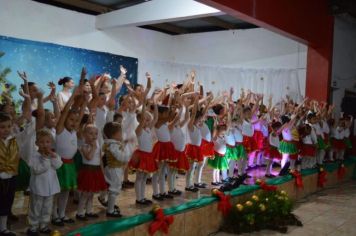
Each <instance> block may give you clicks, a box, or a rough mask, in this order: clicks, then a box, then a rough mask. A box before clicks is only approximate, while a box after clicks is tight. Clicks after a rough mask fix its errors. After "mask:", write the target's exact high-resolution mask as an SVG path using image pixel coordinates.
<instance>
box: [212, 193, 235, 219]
mask: <svg viewBox="0 0 356 236" xmlns="http://www.w3.org/2000/svg"><path fill="white" fill-rule="evenodd" d="M215 195H216V196H218V198H219V199H220V201H219V203H218V210H219V211H221V213H222V214H223V216H227V214H228V213H229V211H230V209H231V203H230V198H231V195H225V193H224V192H220V191H216V192H215Z"/></svg>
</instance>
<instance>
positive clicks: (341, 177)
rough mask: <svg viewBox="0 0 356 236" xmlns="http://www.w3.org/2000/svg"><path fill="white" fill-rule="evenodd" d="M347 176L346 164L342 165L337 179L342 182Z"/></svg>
mask: <svg viewBox="0 0 356 236" xmlns="http://www.w3.org/2000/svg"><path fill="white" fill-rule="evenodd" d="M345 174H346V168H345V166H344V164H341V165H340V167H339V169H338V170H337V179H338V180H342V179H343V178H344V176H345Z"/></svg>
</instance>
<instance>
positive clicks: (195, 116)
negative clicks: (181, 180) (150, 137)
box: [185, 97, 204, 192]
mask: <svg viewBox="0 0 356 236" xmlns="http://www.w3.org/2000/svg"><path fill="white" fill-rule="evenodd" d="M202 118H203V113H202V112H201V111H198V97H195V101H194V106H193V110H192V113H191V115H190V118H189V123H188V136H189V141H188V144H187V149H186V155H187V157H188V160H189V163H190V166H189V170H188V173H187V175H186V186H185V190H186V191H190V192H197V191H198V190H199V189H198V188H197V187H194V185H193V175H194V171H195V167H196V165H197V163H201V162H202V161H203V160H204V157H203V154H202V152H201V143H202V136H201V132H200V129H199V126H200V123H201V122H202V121H201V120H202Z"/></svg>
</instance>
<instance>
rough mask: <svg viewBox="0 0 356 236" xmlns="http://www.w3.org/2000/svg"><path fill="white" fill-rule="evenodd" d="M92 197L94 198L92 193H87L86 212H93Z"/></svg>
mask: <svg viewBox="0 0 356 236" xmlns="http://www.w3.org/2000/svg"><path fill="white" fill-rule="evenodd" d="M93 199H94V193H88V200H87V206H86V213H93Z"/></svg>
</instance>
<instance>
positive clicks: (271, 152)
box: [264, 121, 282, 178]
mask: <svg viewBox="0 0 356 236" xmlns="http://www.w3.org/2000/svg"><path fill="white" fill-rule="evenodd" d="M281 126H282V124H281V123H280V122H278V121H277V122H273V123H272V125H271V128H272V132H271V133H270V134H269V138H268V140H269V144H268V146H267V147H266V148H265V150H264V157H265V158H266V159H267V163H266V164H267V166H266V174H265V176H266V178H274V177H276V176H275V175H273V174H272V173H271V171H272V164H273V161H275V160H276V161H281V159H282V155H281V153H280V152H279V150H278V147H279V134H278V130H279V129H280V128H281Z"/></svg>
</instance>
